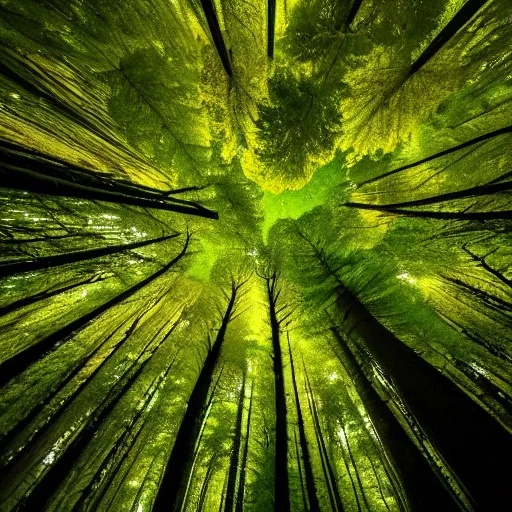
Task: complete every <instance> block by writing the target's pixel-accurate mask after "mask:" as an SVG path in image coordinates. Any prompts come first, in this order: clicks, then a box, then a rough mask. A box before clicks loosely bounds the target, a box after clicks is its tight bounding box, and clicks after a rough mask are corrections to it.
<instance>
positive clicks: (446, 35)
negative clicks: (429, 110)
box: [408, 0, 488, 77]
mask: <svg viewBox="0 0 512 512" xmlns="http://www.w3.org/2000/svg"><path fill="white" fill-rule="evenodd" d="M487 1H488V0H466V3H465V4H464V5H463V6H462V7H461V8H460V9H459V11H458V12H457V14H456V15H455V16H454V17H453V18H452V19H451V20H450V21H449V22H448V23H447V24H446V26H445V27H444V28H443V29H442V30H441V32H439V34H437V36H436V37H435V38H434V39H433V41H432V42H431V43H430V44H429V45H428V46H427V47H426V48H425V50H423V52H422V54H421V55H420V56H419V57H418V58H417V59H416V60H415V61H414V62H413V63H412V64H411V67H410V69H409V73H408V76H409V77H411V76H412V75H414V74H415V73H417V72H418V71H419V70H420V69H421V68H422V67H423V66H424V65H425V64H426V63H427V62H428V61H429V60H430V59H432V57H434V55H436V53H437V52H438V51H439V50H440V49H441V48H442V47H443V45H444V44H445V43H447V42H448V41H449V40H450V39H451V38H452V37H453V36H454V35H455V34H456V33H457V32H458V31H459V30H461V29H462V27H463V26H464V25H465V24H466V23H467V22H468V21H469V20H470V19H471V18H472V17H473V16H474V15H475V14H476V13H477V11H478V10H479V9H480V8H481V7H482V6H483V5H484V4H485V3H486V2H487Z"/></svg>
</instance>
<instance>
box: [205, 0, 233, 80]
mask: <svg viewBox="0 0 512 512" xmlns="http://www.w3.org/2000/svg"><path fill="white" fill-rule="evenodd" d="M201 6H202V8H203V11H204V15H205V17H206V21H207V22H208V27H209V29H210V33H211V35H212V39H213V43H214V44H215V48H216V49H217V53H218V55H219V58H220V60H221V62H222V65H223V66H224V70H225V71H226V73H227V75H228V76H229V77H231V76H233V70H232V69H231V60H230V58H229V53H228V50H227V48H226V43H225V42H224V38H223V37H222V32H221V30H220V25H219V20H218V19H217V14H216V13H215V5H214V3H213V0H201Z"/></svg>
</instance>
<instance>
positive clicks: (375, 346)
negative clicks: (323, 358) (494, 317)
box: [303, 237, 512, 510]
mask: <svg viewBox="0 0 512 512" xmlns="http://www.w3.org/2000/svg"><path fill="white" fill-rule="evenodd" d="M303 238H304V237H303ZM304 239H305V240H307V238H304ZM307 241H308V243H309V244H310V246H311V248H312V249H313V251H314V253H315V254H316V257H317V259H318V261H319V263H320V264H321V265H322V267H323V268H324V271H325V273H326V275H327V276H330V277H331V278H333V279H334V280H335V282H336V283H337V284H336V288H335V291H336V297H337V307H338V309H339V311H340V315H343V314H344V315H345V321H344V325H346V328H347V332H350V333H351V334H352V335H353V336H356V337H357V338H358V339H360V340H361V341H362V343H363V344H364V346H365V347H366V349H367V350H368V351H369V352H370V353H371V354H372V356H373V357H374V358H375V360H376V362H377V363H378V365H379V366H380V367H381V368H382V369H383V371H384V372H385V374H386V375H388V376H389V378H390V380H391V381H392V382H393V384H394V386H396V389H397V391H398V393H399V394H400V397H401V399H402V400H403V402H404V403H405V404H406V406H407V407H408V408H409V409H410V411H411V413H412V414H413V415H414V417H415V418H416V420H417V421H418V423H419V424H420V425H421V428H422V430H423V431H424V432H425V433H426V435H427V436H428V438H429V439H430V440H431V441H432V443H433V445H434V446H435V447H436V448H437V449H438V450H439V452H440V453H441V454H442V457H443V459H444V460H445V461H446V464H447V465H448V466H449V467H450V468H451V469H452V471H453V472H454V474H455V475H456V476H457V477H458V479H459V480H460V481H461V482H462V485H463V486H464V487H465V488H466V489H467V491H468V496H469V497H471V498H472V499H473V500H474V502H475V503H476V504H477V506H479V507H484V508H485V507H487V508H489V507H490V506H491V505H492V509H493V510H500V509H503V508H506V501H507V500H506V499H505V497H504V493H503V489H504V488H506V485H507V483H506V481H507V479H506V476H505V474H504V473H503V471H501V469H500V468H501V467H503V466H504V464H506V461H507V460H511V459H512V436H511V435H510V433H508V432H507V431H506V430H505V429H504V428H503V427H502V426H501V425H500V424H499V423H498V422H497V421H496V420H495V419H494V418H493V417H492V416H490V415H489V414H488V413H487V412H486V411H485V410H484V409H482V408H481V407H480V406H478V405H477V404H476V403H475V402H474V401H473V400H472V399H471V398H470V397H469V396H468V395H466V394H465V393H464V392H463V391H462V390H461V389H459V388H458V387H457V386H456V385H455V384H454V383H453V382H452V381H451V380H450V379H448V378H447V377H446V376H444V375H443V374H442V373H441V372H439V371H438V370H437V369H436V368H434V367H433V366H431V365H430V364H429V363H427V362H426V361H425V360H424V359H422V358H421V357H420V356H419V355H418V354H417V353H416V352H414V351H413V350H412V349H411V348H409V347H408V346H407V345H405V344H404V343H402V342H401V341H400V340H399V339H398V338H397V337H396V336H395V335H394V334H393V333H391V332H390V331H388V330H387V329H386V328H385V327H384V326H382V324H380V323H379V322H378V321H377V319H376V318H375V317H374V316H373V315H372V314H371V313H370V312H369V311H368V310H367V309H366V307H365V306H364V305H363V304H362V303H361V302H360V301H359V300H358V298H357V297H356V296H355V295H354V294H353V293H352V292H351V291H350V290H348V289H347V288H345V286H344V285H343V283H342V282H341V281H340V279H339V278H338V276H337V275H336V273H335V272H334V271H333V270H332V268H330V267H329V265H328V262H327V260H326V259H325V257H323V256H322V255H321V254H320V252H319V251H318V247H316V246H315V244H313V243H312V242H311V241H310V240H307ZM468 446H471V450H468Z"/></svg>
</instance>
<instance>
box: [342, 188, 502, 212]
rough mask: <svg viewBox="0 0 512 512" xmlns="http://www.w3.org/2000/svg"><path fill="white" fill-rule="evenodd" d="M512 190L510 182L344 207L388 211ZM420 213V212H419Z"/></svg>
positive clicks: (351, 204)
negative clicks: (421, 196) (418, 197)
mask: <svg viewBox="0 0 512 512" xmlns="http://www.w3.org/2000/svg"><path fill="white" fill-rule="evenodd" d="M510 189H512V182H510V181H505V182H501V183H493V184H487V185H479V186H477V187H471V188H467V189H465V190H457V191H456V192H447V193H446V194H439V195H438V196H433V197H424V198H423V199H414V200H412V201H403V202H401V203H388V204H368V203H350V202H349V203H345V205H344V206H350V207H351V208H361V209H365V210H382V211H389V210H394V209H397V208H407V207H411V206H426V205H429V204H437V203H443V202H445V201H453V200H454V199H466V198H468V197H480V196H487V195H492V194H499V193H500V192H506V191H508V190H510ZM420 213H421V212H420Z"/></svg>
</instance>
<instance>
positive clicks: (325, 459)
mask: <svg viewBox="0 0 512 512" xmlns="http://www.w3.org/2000/svg"><path fill="white" fill-rule="evenodd" d="M303 367H304V375H305V377H306V384H305V387H306V394H307V396H308V404H309V411H310V413H311V416H312V418H313V424H314V427H315V433H316V439H317V444H318V451H319V452H320V457H321V459H322V466H323V470H324V478H325V483H326V485H327V490H328V491H329V499H330V502H331V508H332V510H334V511H337V512H344V510H345V507H344V506H343V502H342V501H341V496H340V492H339V489H338V483H337V481H336V475H335V474H334V471H333V469H332V466H331V461H330V460H329V453H328V452H327V447H326V446H325V441H324V436H323V433H322V428H321V425H320V418H319V416H318V409H317V406H316V400H315V396H314V395H313V389H312V388H311V382H310V381H309V376H308V373H307V370H306V365H305V364H304V362H303ZM350 478H351V479H352V477H350ZM357 499H358V498H357V494H356V500H357Z"/></svg>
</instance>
